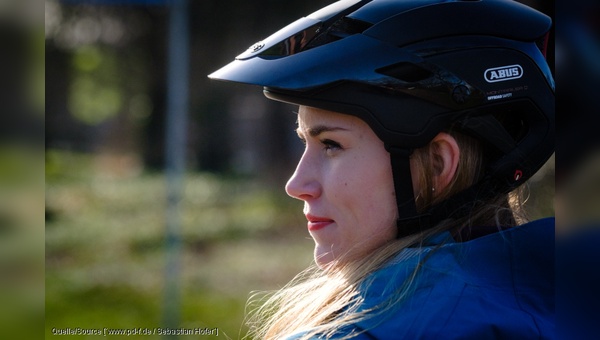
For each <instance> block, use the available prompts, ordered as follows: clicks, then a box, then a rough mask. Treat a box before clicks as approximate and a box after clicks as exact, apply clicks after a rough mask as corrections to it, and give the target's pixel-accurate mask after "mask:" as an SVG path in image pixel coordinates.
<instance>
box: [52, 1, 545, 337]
mask: <svg viewBox="0 0 600 340" xmlns="http://www.w3.org/2000/svg"><path fill="white" fill-rule="evenodd" d="M113 2H114V3H118V1H113ZM122 2H127V1H122ZM140 2H142V3H143V4H141V5H140V4H137V5H131V4H130V5H124V4H114V5H106V4H104V5H98V4H97V3H95V1H58V0H47V1H46V2H45V62H46V63H45V66H46V72H45V74H46V91H45V109H46V117H45V120H46V130H45V156H46V157H45V167H44V168H45V180H46V182H45V183H46V194H45V199H46V209H45V220H46V224H45V266H46V272H45V288H46V290H45V311H46V312H45V325H46V326H45V335H46V337H47V338H49V337H52V332H53V329H59V330H60V329H66V328H71V329H75V328H77V327H79V328H83V329H87V328H100V329H102V328H104V327H108V328H121V329H131V328H140V327H142V328H144V327H147V328H150V329H153V328H156V327H161V326H162V325H163V324H164V319H165V316H164V315H163V314H164V311H165V293H164V291H165V286H166V282H167V279H166V268H165V267H166V265H167V259H166V248H165V245H166V239H165V224H166V190H167V189H166V179H165V173H164V168H165V137H164V136H165V124H166V123H165V121H166V105H167V104H166V103H167V101H166V93H167V88H166V84H167V69H166V65H167V48H168V39H167V37H168V14H169V13H168V10H167V8H166V7H165V6H163V5H161V4H160V3H161V1H145V2H144V1H140ZM330 2H331V1H329V0H319V1H310V2H307V1H297V0H293V1H292V0H289V1H282V0H255V1H241V0H235V1H234V0H229V1H223V0H219V1H217V0H202V1H200V0H198V1H190V2H189V32H190V40H189V44H190V72H189V76H190V83H189V90H190V103H189V106H190V108H189V116H188V123H187V126H186V129H187V133H188V140H187V143H186V150H185V155H186V164H187V166H186V171H185V179H184V193H183V197H182V201H181V202H182V203H181V207H180V208H181V209H180V212H181V240H182V244H181V245H182V246H181V254H180V257H179V260H180V271H179V274H178V277H177V279H178V282H179V285H178V295H179V297H180V300H179V301H180V304H179V306H180V307H179V326H180V327H185V328H218V329H219V332H220V333H219V337H225V338H232V339H237V338H240V337H242V336H243V335H244V333H245V328H244V326H243V319H244V315H245V303H246V301H247V299H248V297H249V295H250V293H251V292H252V291H257V290H259V291H263V290H269V289H277V288H280V287H282V286H283V285H284V284H285V283H287V282H288V281H289V280H290V279H291V278H293V277H294V275H295V274H297V273H298V272H299V271H301V270H302V269H304V268H306V267H307V266H308V265H309V264H310V263H311V261H312V249H313V242H312V240H311V239H310V237H309V235H308V233H307V231H306V228H305V227H304V225H305V221H304V217H303V215H302V203H301V202H299V201H295V200H293V199H291V198H288V197H287V196H286V195H285V192H284V190H283V186H284V184H285V181H286V180H287V177H288V176H289V175H290V174H291V173H292V171H293V168H294V166H295V162H296V161H297V159H298V157H299V155H300V152H301V149H302V144H301V143H300V142H299V141H297V137H295V135H294V133H293V129H294V128H295V127H294V121H295V117H294V115H293V114H291V113H290V112H291V111H292V110H293V109H294V108H293V107H291V106H287V105H284V104H279V103H274V102H271V101H268V100H267V99H265V98H263V97H262V94H261V91H260V89H259V88H251V87H249V88H247V87H244V86H237V85H234V84H222V83H216V82H210V81H209V80H208V79H207V78H206V75H207V74H209V73H210V72H212V71H214V70H216V69H217V68H219V67H220V66H223V65H225V64H226V63H228V62H230V61H231V60H233V58H234V57H235V56H236V55H237V54H239V53H241V52H242V51H243V50H244V49H245V48H246V47H247V46H250V45H252V44H253V43H254V42H256V41H257V40H260V39H262V38H264V37H266V36H268V35H269V34H271V33H273V32H274V31H275V30H277V29H279V28H281V27H283V26H284V25H286V24H288V23H290V22H291V21H293V20H295V19H297V18H299V17H300V16H303V15H307V14H309V13H311V12H312V11H314V10H317V9H319V8H321V7H323V6H325V5H326V4H329V3H330ZM529 4H530V5H534V6H536V5H543V4H544V2H543V1H538V2H535V1H533V2H529ZM538 7H539V6H538ZM547 9H548V11H550V10H551V9H553V5H552V6H547ZM542 10H544V8H543V7H542ZM529 190H530V193H531V194H530V199H529V201H528V203H527V206H528V207H529V210H530V214H531V216H532V218H536V217H541V216H548V215H552V214H553V208H552V197H553V193H554V163H553V160H551V161H550V162H549V163H548V164H547V165H546V166H545V167H544V169H543V171H542V172H541V173H540V174H539V175H537V176H536V177H535V178H534V179H533V180H532V181H531V184H530V188H529ZM155 337H156V338H157V337H158V336H155ZM84 338H86V337H84ZM89 338H94V336H89ZM116 338H118V337H116Z"/></svg>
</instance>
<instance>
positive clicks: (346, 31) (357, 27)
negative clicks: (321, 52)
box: [306, 17, 373, 50]
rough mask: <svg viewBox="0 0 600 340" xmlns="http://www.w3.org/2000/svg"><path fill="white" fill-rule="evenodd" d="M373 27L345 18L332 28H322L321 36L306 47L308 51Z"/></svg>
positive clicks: (363, 22) (366, 23) (335, 23)
mask: <svg viewBox="0 0 600 340" xmlns="http://www.w3.org/2000/svg"><path fill="white" fill-rule="evenodd" d="M371 26H373V25H372V24H370V23H368V22H365V21H361V20H356V19H352V18H348V17H343V18H341V19H339V20H337V21H336V22H334V23H333V24H332V25H331V26H330V27H328V28H322V29H321V30H322V32H321V34H318V35H317V36H316V37H315V38H314V39H313V40H312V41H311V42H310V43H309V44H308V45H307V46H306V49H307V50H308V49H310V48H314V47H318V46H322V45H326V44H329V43H331V42H334V41H337V40H340V39H344V38H346V37H349V36H351V35H354V34H360V33H362V32H364V31H366V30H367V29H368V28H369V27H371Z"/></svg>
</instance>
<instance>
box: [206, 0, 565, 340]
mask: <svg viewBox="0 0 600 340" xmlns="http://www.w3.org/2000/svg"><path fill="white" fill-rule="evenodd" d="M507 20H509V22H507ZM550 26H551V21H550V19H549V18H548V17H546V16H545V15H543V14H541V13H539V12H537V11H534V10H532V9H531V8H529V7H526V6H523V5H521V4H519V3H516V2H512V1H487V0H481V1H443V0H430V1H428V0H414V1H408V0H405V1H402V0H398V1H389V0H372V1H359V0H346V1H339V2H336V3H334V4H332V5H330V6H328V7H325V8H323V9H321V10H320V11H317V12H315V13H313V14H311V15H310V16H308V17H305V18H302V19H300V20H298V21H296V22H294V23H292V24H291V25H289V26H288V27H286V28H284V29H282V30H280V31H279V32H277V33H275V34H273V35H272V36H271V37H269V38H267V39H265V40H264V41H262V42H259V43H257V44H255V45H253V46H252V47H251V48H250V49H249V50H248V51H246V52H244V53H243V54H241V55H239V56H238V57H237V58H236V60H235V61H234V62H232V63H231V64H229V65H227V66H225V67H223V68H222V69H220V70H218V71H216V72H215V73H213V74H211V75H210V77H211V78H213V79H220V80H229V81H236V82H242V83H249V84H256V85H262V86H264V93H265V95H266V96H267V97H268V98H270V99H274V100H279V101H284V102H288V103H292V104H296V105H299V111H298V129H297V132H298V135H299V137H300V138H301V139H302V140H303V141H304V142H305V143H306V148H305V151H304V154H303V155H302V158H301V159H300V162H299V164H298V167H297V169H296V172H295V173H294V175H293V176H292V178H291V179H290V180H289V182H288V183H287V186H286V191H287V192H288V194H289V195H290V196H292V197H294V198H297V199H300V200H303V201H304V203H305V205H304V207H305V208H304V213H305V215H306V218H307V221H308V230H309V233H310V234H311V236H312V237H313V239H314V241H315V262H316V264H317V268H314V269H312V270H309V271H307V272H306V273H303V274H302V275H300V276H299V277H298V278H297V279H295V280H294V281H293V282H291V283H290V284H289V285H288V286H286V287H285V288H284V289H282V290H280V291H279V292H277V293H275V294H274V295H273V296H271V297H270V298H269V300H267V301H266V302H265V303H264V305H263V306H261V307H259V308H258V309H256V310H255V313H254V316H253V318H251V319H250V326H251V335H252V336H254V337H257V338H267V339H286V338H289V339H309V338H315V339H317V338H318V339H324V338H332V339H342V338H343V339H345V338H355V339H437V338H443V339H453V338H457V339H458V338H461V339H498V338H500V339H521V338H550V337H553V332H552V331H553V301H554V300H553V294H554V291H553V290H554V288H553V280H552V279H553V271H552V267H553V262H552V256H553V255H552V254H553V228H554V220H553V219H542V220H539V221H534V222H530V223H525V224H522V225H519V224H520V223H522V222H523V221H521V220H520V215H519V214H518V211H517V210H515V207H517V208H518V204H517V205H515V204H514V202H512V201H513V200H512V199H511V198H513V195H512V194H510V192H511V191H513V190H515V189H517V188H518V187H519V186H520V185H521V184H523V183H524V182H525V181H526V180H527V179H528V178H530V177H531V176H532V175H533V174H534V173H535V172H536V171H537V170H538V169H539V168H540V167H541V166H542V165H543V164H544V162H545V161H546V160H547V159H548V158H549V157H550V156H551V154H552V153H553V150H554V145H553V138H554V83H553V80H552V76H551V73H550V70H549V68H548V65H547V63H546V61H545V58H544V56H545V45H546V42H547V33H548V30H549V28H550ZM513 227H514V228H513Z"/></svg>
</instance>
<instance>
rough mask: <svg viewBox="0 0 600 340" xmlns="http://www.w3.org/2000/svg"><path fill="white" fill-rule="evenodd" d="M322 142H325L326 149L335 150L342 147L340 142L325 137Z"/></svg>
mask: <svg viewBox="0 0 600 340" xmlns="http://www.w3.org/2000/svg"><path fill="white" fill-rule="evenodd" d="M321 143H323V146H324V149H325V150H326V151H334V150H340V149H342V146H341V145H340V143H338V142H336V141H332V140H331V139H324V140H322V141H321Z"/></svg>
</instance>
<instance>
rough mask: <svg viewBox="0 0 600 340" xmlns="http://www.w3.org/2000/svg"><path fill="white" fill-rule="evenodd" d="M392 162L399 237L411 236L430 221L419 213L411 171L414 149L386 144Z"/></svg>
mask: <svg viewBox="0 0 600 340" xmlns="http://www.w3.org/2000/svg"><path fill="white" fill-rule="evenodd" d="M385 148H386V150H387V151H388V152H389V153H390V160H391V162H392V175H393V177H394V191H395V193H396V205H397V207H398V216H399V217H398V220H397V221H396V225H397V226H398V238H402V237H405V236H409V235H412V234H415V233H418V232H421V231H423V230H425V229H427V226H428V225H429V224H428V223H425V222H426V221H424V220H422V218H427V216H426V215H420V214H418V213H417V206H416V204H415V194H414V190H413V185H412V175H411V173H410V155H411V153H412V150H408V149H402V148H397V147H393V146H389V145H386V146H385Z"/></svg>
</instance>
